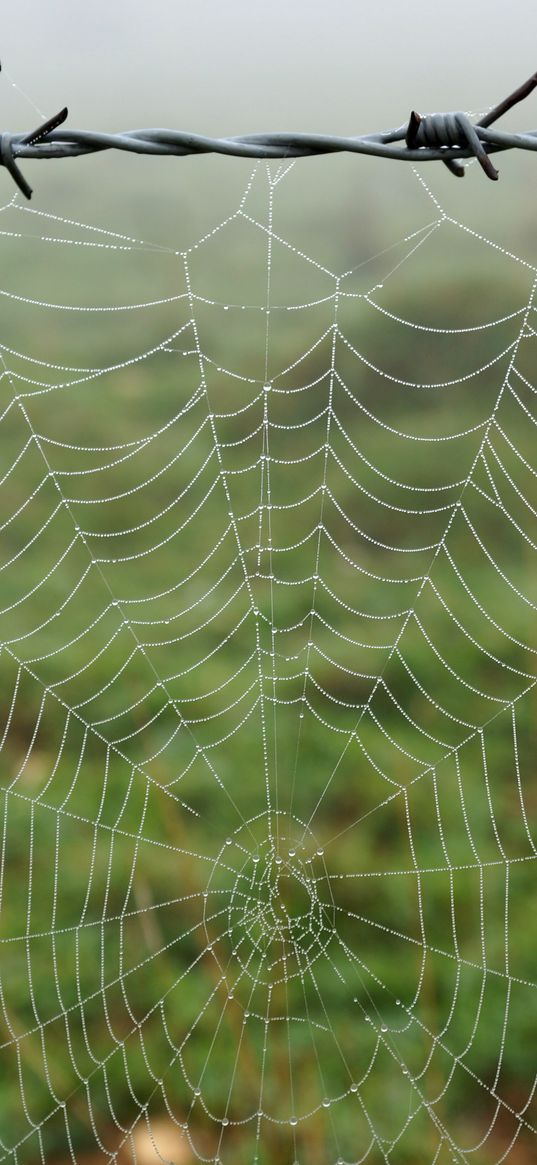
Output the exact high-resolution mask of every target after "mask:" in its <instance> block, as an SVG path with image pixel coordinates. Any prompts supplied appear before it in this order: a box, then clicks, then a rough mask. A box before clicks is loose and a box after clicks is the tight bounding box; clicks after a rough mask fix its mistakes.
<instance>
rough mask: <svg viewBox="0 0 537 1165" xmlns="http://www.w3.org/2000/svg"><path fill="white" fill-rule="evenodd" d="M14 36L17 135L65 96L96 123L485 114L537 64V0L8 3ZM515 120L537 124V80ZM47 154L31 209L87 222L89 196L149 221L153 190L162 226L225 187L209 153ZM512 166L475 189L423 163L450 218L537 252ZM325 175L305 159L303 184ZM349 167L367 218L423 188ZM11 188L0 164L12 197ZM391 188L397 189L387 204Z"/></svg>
mask: <svg viewBox="0 0 537 1165" xmlns="http://www.w3.org/2000/svg"><path fill="white" fill-rule="evenodd" d="M0 30H1V36H0V60H1V62H2V66H3V71H2V73H0V97H1V103H0V110H1V115H0V128H4V127H5V128H6V129H10V130H23V129H24V130H29V129H30V128H33V127H34V126H35V125H36V124H38V123H39V120H40V116H41V114H42V115H43V116H46V117H49V116H50V115H51V114H52V113H54V112H56V111H57V110H58V109H60V108H61V107H62V106H63V105H65V104H66V105H68V107H69V121H68V124H69V125H70V126H71V127H76V128H81V129H84V128H86V129H100V128H101V129H105V130H109V131H114V130H116V131H117V130H120V129H133V128H142V127H144V126H146V127H150V126H167V127H171V128H176V129H184V130H192V131H193V132H201V133H204V132H205V133H213V134H240V133H245V132H253V131H263V130H273V131H277V130H302V131H305V132H307V131H310V132H313V131H316V130H317V131H319V132H328V133H330V132H331V133H336V134H354V133H363V132H366V131H372V130H378V129H387V128H390V127H393V126H395V125H401V124H402V123H403V122H404V121H406V119H407V118H408V115H409V112H410V110H411V109H412V108H414V109H417V110H419V111H420V112H422V113H426V112H431V111H433V110H446V109H465V110H468V111H471V112H478V111H480V110H485V109H486V108H488V107H490V106H491V105H493V104H496V103H497V102H498V101H499V100H500V99H502V98H503V97H505V96H506V95H507V94H508V93H509V92H511V91H512V90H513V89H514V88H516V87H517V86H518V85H519V84H521V83H522V82H523V81H524V80H526V78H527V77H528V76H530V74H532V73H533V72H534V71H535V70H536V69H537V4H536V3H535V0H510V2H509V4H507V3H505V2H504V0H487V2H485V0H451V2H448V0H445V2H444V3H440V0H429V2H428V3H424V4H418V3H416V0H409V2H408V3H406V4H405V3H404V0H365V2H364V0H323V2H322V3H321V0H3V3H2V16H1V19H0ZM509 124H511V126H513V128H518V129H531V128H536V127H537V92H536V93H534V94H533V95H532V96H531V97H530V98H529V99H528V100H527V101H526V102H525V103H524V105H523V106H521V107H519V108H517V109H516V110H514V111H513V112H512V113H511V114H510V115H509V117H508V119H507V121H506V120H505V119H504V121H503V122H502V125H503V126H505V128H507V127H508V126H509ZM42 165H43V164H40V166H37V164H36V163H32V164H29V163H26V166H25V167H24V170H25V173H26V175H27V177H28V179H29V181H30V182H31V183H32V185H34V187H35V197H34V205H40V206H43V207H48V208H49V209H58V210H60V209H61V208H62V204H63V205H65V206H67V207H68V210H69V213H70V214H71V213H73V214H74V217H76V213H74V211H75V210H76V211H78V213H80V214H84V213H86V214H87V204H88V198H89V200H90V209H91V210H92V213H93V209H92V208H93V207H94V213H95V217H96V221H97V220H98V221H99V222H100V221H101V218H102V219H104V217H107V221H108V222H111V221H112V219H111V218H110V217H109V215H110V214H111V213H112V212H111V210H110V204H111V203H112V202H113V200H114V199H115V200H116V203H117V218H118V221H121V222H123V218H122V216H125V215H126V214H127V212H129V213H131V214H132V215H133V216H134V218H135V220H136V215H138V218H142V220H144V221H145V218H146V217H147V214H146V210H147V200H146V201H144V198H145V194H144V190H146V189H147V188H148V187H149V189H150V191H152V192H154V193H155V197H156V199H157V201H156V203H155V206H156V208H157V211H158V214H160V216H161V218H162V222H163V224H165V223H166V221H167V220H166V212H165V204H166V199H167V200H168V202H167V204H166V205H168V207H169V210H170V213H172V214H173V213H174V212H175V207H176V205H178V203H177V199H178V195H179V193H180V191H183V189H184V190H185V191H187V192H188V191H192V186H191V183H192V182H193V181H194V171H195V174H196V177H200V180H201V181H202V184H203V182H205V184H206V186H207V184H208V189H207V190H206V189H205V186H204V187H203V191H204V194H205V195H207V194H208V195H209V196H210V197H211V198H212V197H213V189H214V181H217V182H218V184H219V185H220V181H221V180H220V178H217V179H211V178H209V179H207V178H206V177H205V175H207V174H208V173H209V171H208V170H207V165H208V160H206V161H205V163H202V162H201V160H199V159H196V160H195V162H193V163H192V165H191V166H189V165H187V164H186V163H181V165H180V166H178V165H177V164H176V163H170V160H169V159H164V160H161V161H159V160H156V159H152V160H151V161H149V160H147V159H141V160H138V161H135V160H134V159H133V158H132V157H131V158H129V159H128V160H127V158H126V156H125V155H115V156H113V157H111V156H110V155H106V156H105V155H103V156H102V157H101V158H94V159H92V160H91V162H89V161H87V162H84V163H72V164H71V163H65V164H64V163H62V164H61V165H60V166H58V167H49V166H46V167H45V168H44V170H42V169H41V166H42ZM90 166H91V174H92V186H91V187H90V186H89V185H88V175H89V173H90ZM64 167H65V168H64ZM499 168H500V172H501V182H500V183H491V182H487V180H486V179H485V178H484V177H483V175H482V174H481V173H480V172H478V171H476V169H475V168H474V170H473V172H472V173H471V174H470V175H469V176H468V179H467V181H466V182H464V183H459V182H455V181H454V180H453V179H452V177H451V176H450V175H449V174H448V172H447V170H445V169H444V167H439V166H437V165H435V166H434V167H429V166H427V167H425V172H426V173H427V181H429V179H430V180H431V182H432V183H433V184H434V189H435V191H436V193H437V196H439V197H440V199H441V201H442V204H443V205H444V206H445V207H446V208H447V209H448V211H449V212H450V213H453V214H455V215H458V214H463V216H464V217H465V221H466V222H467V223H468V224H473V225H474V226H475V228H476V229H478V230H483V231H486V230H489V228H490V229H491V230H494V231H495V232H496V237H497V238H498V240H499V241H500V240H503V241H504V244H505V245H506V246H508V247H511V248H515V247H518V246H519V243H518V239H519V238H520V249H521V250H523V251H524V252H525V253H526V254H527V255H529V254H530V253H531V255H536V256H537V220H536V216H535V211H534V207H535V199H534V195H533V191H534V190H535V178H536V177H537V157H536V156H535V155H534V154H533V155H529V154H525V155H522V154H521V153H519V154H518V155H514V154H510V155H508V156H506V158H505V159H504V158H503V157H502V158H501V160H500V162H499ZM243 170H244V167H240V166H239V164H238V163H237V162H236V161H235V160H233V161H228V162H227V163H222V166H221V170H219V171H218V172H217V173H218V174H224V175H225V176H226V181H227V180H228V179H229V178H231V176H232V175H233V176H234V175H235V174H237V175H238V176H240V175H241V174H242V173H243ZM403 170H404V174H403ZM315 172H322V174H323V175H325V176H326V180H327V181H328V182H330V181H331V177H330V176H331V175H332V174H336V173H339V172H340V171H339V170H338V169H337V164H336V162H335V161H334V160H333V159H332V160H330V165H329V166H328V161H327V163H326V165H324V166H323V167H322V168H321V170H320V171H319V168H317V171H315ZM38 173H39V178H38ZM313 173H314V169H313V166H312V165H308V164H305V165H304V167H303V168H301V174H303V175H304V179H305V182H306V189H309V186H308V183H311V179H312V176H313ZM392 173H393V175H394V176H395V174H397V179H396V180H392V179H391V177H388V175H389V174H390V175H391V174H392ZM345 174H346V177H345V178H344V179H343V187H342V188H341V190H338V189H337V188H336V187H334V193H335V194H336V193H340V194H341V195H342V197H345V196H347V197H348V199H350V200H351V202H352V205H353V206H354V205H356V208H357V211H356V213H357V214H358V213H360V214H362V213H363V218H362V220H361V221H363V222H365V223H366V222H367V215H366V213H365V210H364V208H367V202H368V200H369V212H368V213H369V215H370V217H371V216H372V215H376V216H377V218H379V221H380V220H382V221H386V222H388V220H389V218H390V217H391V219H392V220H396V219H397V218H398V216H399V208H400V206H401V205H402V203H403V201H404V199H405V197H407V196H408V193H410V196H411V197H413V198H414V199H415V198H416V191H415V186H416V184H415V181H414V180H413V178H412V175H411V174H410V172H409V169H408V167H403V168H400V167H395V168H394V166H393V163H385V162H382V161H380V162H379V161H377V162H375V161H373V160H372V159H361V160H358V159H355V160H354V162H353V164H352V166H351V167H350V169H349V170H348V172H347V171H346V172H345ZM347 175H348V176H347ZM6 183H7V189H10V188H11V180H10V179H9V177H8V176H7V175H4V176H2V175H1V174H0V192H1V191H2V190H3V189H4V187H5V185H6ZM77 184H78V185H77ZM347 187H348V190H347ZM410 188H411V189H410ZM127 190H128V191H129V198H128V199H126V198H125V194H126V191H127ZM136 195H138V203H137V204H136ZM380 196H382V199H386V198H388V199H389V198H392V202H393V205H392V206H391V207H390V208H389V209H388V211H385V210H384V209H382V205H383V204H382V199H381V197H380ZM421 197H422V192H421V194H419V198H421ZM357 199H358V201H357ZM445 200H447V201H445ZM105 201H106V203H107V206H106V213H105V209H104V205H103V204H104V202H105ZM195 205H196V194H195V193H194V195H193V200H192V198H191V202H190V203H189V206H195ZM349 205H350V203H349ZM420 205H421V204H420ZM423 212H424V213H428V211H427V208H426V207H425V206H424V208H423ZM223 213H224V212H223V211H220V210H218V211H217V210H216V209H215V214H220V217H222V215H223ZM158 214H157V217H158ZM99 216H100V217H99ZM153 217H155V216H153ZM136 221H137V220H136ZM140 229H141V230H142V233H143V230H144V229H145V228H144V227H143V226H142V227H140ZM162 229H163V230H164V225H163V227H162ZM366 229H367V227H366ZM151 231H152V232H153V235H152V237H153V236H154V235H155V226H154V225H152V226H151ZM498 232H499V233H498Z"/></svg>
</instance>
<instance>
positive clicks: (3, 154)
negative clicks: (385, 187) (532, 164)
mask: <svg viewBox="0 0 537 1165" xmlns="http://www.w3.org/2000/svg"><path fill="white" fill-rule="evenodd" d="M535 87H537V73H535V74H533V75H532V76H531V77H530V78H529V80H528V81H526V82H525V83H524V85H521V86H520V88H519V89H517V90H516V92H515V93H513V94H511V96H510V97H508V98H506V99H505V100H504V101H502V102H501V103H500V104H499V105H498V106H496V107H495V108H494V109H492V110H491V111H489V113H488V114H486V115H485V117H483V118H482V119H481V121H480V122H478V123H477V124H474V123H472V122H471V121H470V119H469V117H468V116H467V114H465V113H460V112H459V113H434V114H430V115H428V116H427V117H421V116H420V115H419V114H417V113H415V112H414V111H413V112H412V113H411V115H410V121H409V122H408V123H407V124H406V125H402V126H399V127H398V128H397V129H391V130H387V131H384V132H381V133H371V134H363V135H361V136H359V137H338V136H333V135H331V134H307V133H254V134H245V135H241V136H239V137H223V138H215V137H208V136H205V135H203V134H194V133H188V132H184V131H181V130H171V129H133V130H125V131H123V132H121V133H101V132H99V131H93V130H77V129H65V128H62V129H60V128H59V126H60V125H62V124H63V122H64V121H65V118H66V117H67V109H62V110H61V111H60V113H58V114H57V115H56V116H55V117H53V118H50V120H49V121H47V122H45V123H44V125H42V126H41V127H39V128H38V129H37V130H35V131H33V132H32V133H29V134H24V133H7V132H4V133H1V134H0V165H2V166H4V167H6V168H7V169H8V170H9V172H10V174H11V176H12V178H13V180H14V181H15V182H16V184H17V186H18V187H19V189H20V190H21V191H22V193H23V194H24V195H25V197H26V198H30V197H31V194H32V190H31V187H30V186H29V185H28V183H27V181H26V179H25V178H24V176H23V175H22V173H21V171H20V169H19V167H18V165H17V161H16V159H21V158H24V159H26V158H32V159H43V158H49V159H50V158H74V157H81V156H85V155H87V154H94V153H99V152H101V151H103V150H123V151H126V152H128V153H134V154H150V155H159V156H163V155H165V156H171V157H185V156H187V155H190V154H224V155H228V156H233V157H242V158H267V159H270V158H305V157H311V156H316V155H320V154H334V153H351V154H367V155H371V156H374V157H380V158H389V159H392V160H394V161H400V162H443V163H445V165H447V166H448V168H449V170H450V171H451V173H453V174H454V175H456V176H457V177H462V176H463V175H464V167H463V166H462V165H461V162H462V161H465V160H468V159H469V158H477V160H478V161H479V162H480V164H481V166H482V167H483V170H484V171H485V173H486V174H487V177H489V178H493V179H496V178H497V177H498V173H497V171H496V170H495V168H494V166H493V165H492V162H490V160H489V155H490V154H494V153H499V152H503V151H504V150H512V149H519V150H537V130H529V131H527V132H525V133H505V132H502V131H501V130H496V129H490V128H489V127H490V125H491V123H492V122H493V121H495V120H497V118H499V117H500V116H501V115H502V114H503V113H505V112H507V110H508V109H511V108H512V107H513V105H515V104H517V103H518V102H519V101H521V100H523V98H524V97H527V96H528V94H529V93H530V92H531V91H532V90H533V89H534V88H535ZM399 143H402V144H399Z"/></svg>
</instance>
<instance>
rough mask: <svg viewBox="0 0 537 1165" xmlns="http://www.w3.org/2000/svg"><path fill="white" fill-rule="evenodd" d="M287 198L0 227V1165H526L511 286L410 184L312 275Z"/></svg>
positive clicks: (531, 998) (531, 341)
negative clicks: (406, 226)
mask: <svg viewBox="0 0 537 1165" xmlns="http://www.w3.org/2000/svg"><path fill="white" fill-rule="evenodd" d="M296 174H297V166H296V165H294V166H293V165H288V164H285V163H282V164H281V165H280V164H276V163H270V164H266V163H264V162H260V163H257V164H256V166H255V169H254V170H253V172H252V173H251V174H250V176H249V178H248V181H247V184H246V187H245V189H244V191H243V192H242V194H241V197H240V198H239V199H238V200H237V202H236V204H235V205H234V207H233V209H232V211H231V213H229V214H228V215H227V217H225V219H224V220H223V221H218V222H216V221H215V222H213V223H212V224H211V226H210V228H209V229H208V231H207V232H206V233H204V234H203V236H202V237H200V238H199V240H198V241H197V242H196V243H194V244H191V245H188V246H186V247H185V248H184V249H179V250H176V249H174V248H173V247H169V248H167V247H163V246H160V245H159V246H157V245H154V244H151V243H146V242H144V241H142V240H140V239H135V238H132V237H130V236H127V235H121V234H118V233H116V232H114V231H112V230H103V229H97V228H96V227H94V226H86V225H84V224H83V223H82V222H78V221H77V222H74V221H71V220H69V219H66V218H62V217H60V216H55V215H52V214H46V213H44V212H42V211H39V210H30V209H29V208H28V207H27V206H26V205H24V204H23V202H22V200H20V199H19V196H18V195H17V196H16V197H15V198H14V199H13V200H12V201H11V202H10V203H9V205H7V206H6V207H4V208H3V210H2V214H1V223H0V225H1V227H2V230H1V241H0V246H1V248H2V252H3V262H2V272H3V275H2V288H1V295H2V301H3V305H4V312H3V315H4V324H3V326H2V333H1V336H0V341H1V346H0V351H1V359H2V390H3V391H2V410H1V425H0V448H1V455H2V470H1V488H2V515H3V517H2V545H3V557H2V563H1V577H2V584H1V586H2V590H1V595H2V603H1V606H2V610H1V617H0V624H1V626H0V635H1V641H2V652H1V656H0V671H1V688H2V693H3V696H2V722H1V725H0V743H1V758H2V773H3V776H2V802H3V827H2V828H3V842H2V848H1V855H2V857H1V867H0V901H1V906H2V920H3V921H2V931H1V938H0V941H1V949H2V957H1V971H0V976H1V994H0V1015H1V1033H0V1041H1V1045H2V1047H1V1053H0V1055H1V1060H2V1063H3V1079H4V1080H5V1081H7V1082H8V1083H7V1084H5V1085H4V1084H2V1085H0V1098H1V1097H5V1103H4V1112H3V1113H2V1114H1V1115H0V1146H1V1159H2V1160H6V1161H8V1160H9V1161H13V1162H17V1163H18V1165H19V1163H23V1162H36V1161H42V1162H48V1163H52V1162H55V1161H60V1160H62V1161H64V1160H72V1161H73V1162H76V1163H79V1165H83V1162H84V1161H85V1160H88V1158H87V1157H86V1154H87V1153H88V1152H90V1151H91V1152H92V1153H94V1154H97V1156H98V1158H99V1159H100V1160H101V1159H102V1160H103V1161H104V1160H108V1161H118V1162H119V1163H120V1165H121V1163H122V1162H126V1161H132V1162H136V1161H138V1160H139V1161H141V1162H144V1161H146V1160H155V1161H157V1160H166V1161H167V1160H172V1161H175V1162H176V1165H180V1163H181V1162H187V1161H194V1160H200V1161H211V1162H214V1163H215V1165H217V1163H219V1165H227V1163H230V1165H231V1163H234V1165H237V1163H242V1162H244V1163H248V1165H262V1163H263V1162H269V1161H270V1162H274V1163H275V1162H280V1161H281V1162H282V1163H291V1162H297V1163H300V1165H316V1163H317V1162H319V1163H320V1162H321V1161H322V1162H323V1163H325V1162H331V1163H333V1165H334V1163H336V1162H338V1163H339V1165H341V1163H343V1162H345V1163H351V1162H352V1163H358V1162H370V1163H372V1165H377V1163H378V1162H385V1163H388V1162H389V1163H390V1165H399V1163H401V1165H402V1163H403V1162H408V1161H411V1160H412V1161H419V1162H423V1163H425V1162H427V1163H429V1162H430V1163H435V1165H436V1163H438V1165H443V1163H445V1162H453V1161H454V1162H457V1163H458V1165H462V1163H463V1162H464V1163H468V1165H469V1163H470V1162H472V1163H475V1165H478V1163H486V1165H492V1163H493V1162H500V1161H503V1160H508V1159H510V1158H512V1161H513V1162H515V1161H518V1160H519V1159H520V1161H522V1160H524V1161H525V1160H529V1159H530V1157H529V1156H528V1157H523V1156H522V1153H523V1152H530V1149H528V1146H531V1145H533V1144H534V1138H535V1122H536V1115H537V1114H536V1112H535V1098H534V1088H535V1069H536V1064H535V1035H536V1032H535V1024H536V1022H537V1021H536V1019H535V1016H536V1014H537V1012H536V984H535V960H534V954H533V951H534V941H533V937H532V934H531V931H532V924H531V920H530V918H529V917H528V918H526V920H524V911H526V910H527V909H528V903H529V902H530V900H531V885H532V882H533V877H534V868H535V867H534V862H535V858H536V855H537V849H536V846H535V840H534V834H533V833H532V812H533V810H534V808H535V796H534V792H533V767H534V765H533V761H532V751H531V738H532V733H533V731H534V730H533V729H532V709H534V706H535V656H536V650H537V648H536V645H535V635H534V620H535V594H534V591H533V594H532V590H531V587H532V585H533V579H534V577H535V567H534V554H535V549H536V542H535V539H536V527H535V515H536V505H537V491H536V483H535V476H536V473H535V458H534V448H535V423H536V417H535V391H536V390H535V384H534V378H535V351H536V350H535V343H536V340H535V331H534V326H535V325H534V321H535V306H534V289H535V278H536V270H535V269H534V268H533V267H532V266H531V264H530V263H529V262H527V261H524V260H522V259H519V258H517V257H516V256H515V255H512V254H509V253H508V252H507V251H505V250H503V249H502V248H501V247H500V246H498V244H496V243H494V241H490V240H488V239H486V238H484V237H482V236H479V235H477V234H476V233H475V232H474V231H473V230H470V229H469V228H468V227H467V226H465V225H464V224H462V223H459V222H458V221H456V220H455V219H453V218H450V217H449V216H448V215H447V214H445V213H444V211H443V210H442V209H441V208H440V207H439V205H438V203H434V206H433V203H431V201H430V200H429V201H427V200H426V198H424V197H423V191H421V190H418V189H416V194H415V197H416V199H417V200H418V199H422V198H423V202H422V204H421V205H422V207H423V210H424V214H423V217H424V218H427V221H426V222H425V223H424V224H423V223H422V225H420V226H419V227H418V228H417V229H412V230H411V231H409V232H407V233H405V234H403V236H402V237H400V238H398V239H396V241H395V242H392V243H391V244H390V246H388V247H385V248H384V249H383V250H382V251H381V252H380V253H378V254H373V253H371V254H368V255H367V257H366V258H365V259H357V261H356V263H355V264H354V266H352V267H351V268H349V269H346V267H345V264H343V263H340V266H339V268H338V267H337V264H336V263H334V265H333V266H330V265H329V264H327V262H326V260H324V259H323V260H322V261H321V258H320V257H319V255H320V254H321V245H320V242H319V245H317V242H316V241H315V240H313V241H312V240H311V237H310V243H309V245H308V247H307V248H306V249H301V247H300V246H298V245H296V242H294V241H293V237H292V231H291V230H290V228H289V224H288V225H287V229H286V227H285V216H284V209H285V205H286V193H287V190H288V189H292V184H293V182H294V180H295V177H296ZM431 207H432V208H433V212H432V218H431ZM295 226H296V228H297V231H296V233H297V234H298V222H295ZM328 229H329V224H328ZM148 233H149V232H148ZM320 238H321V235H319V239H320ZM457 249H459V250H460V252H461V254H463V255H468V256H469V257H470V258H471V255H470V252H472V254H473V252H475V253H476V254H477V255H478V256H479V263H480V265H481V268H482V270H483V271H484V272H485V273H486V274H485V275H484V277H483V282H482V284H481V285H480V287H479V289H478V291H476V290H475V288H473V285H472V284H471V282H470V283H469V284H468V286H466V285H463V283H461V285H460V286H459V287H458V289H456V290H455V291H454V284H453V282H451V283H449V281H448V282H447V283H446V284H445V285H444V284H443V282H442V277H441V276H440V277H438V276H437V277H436V282H435V283H434V295H433V294H432V292H431V290H430V287H431V277H432V276H431V273H432V272H438V271H442V270H443V267H442V264H443V263H444V262H447V259H446V256H447V257H449V255H450V254H451V253H452V252H453V251H457ZM306 250H307V253H306ZM23 255H24V256H27V257H28V259H27V261H26V262H21V261H19V262H16V261H14V260H16V259H17V258H19V259H20V257H21V256H23ZM347 265H348V263H347ZM30 270H31V272H32V276H31V295H30V294H29V288H28V286H27V285H28V284H29V283H30V275H29V272H30ZM485 284H486V285H487V286H488V287H489V289H497V293H496V297H495V298H490V297H488V298H487V296H485V294H484V286H485ZM66 288H68V289H69V298H68V299H66V298H62V296H64V297H65V289H66ZM465 288H466V290H465ZM140 289H143V291H140ZM491 303H492V304H493V305H495V308H494V311H492V309H491V307H490V304H491ZM496 309H497V310H496ZM491 312H492V314H491ZM487 313H488V314H487ZM441 314H443V316H444V321H445V326H440V320H439V317H440V315H441ZM94 354H96V355H94ZM532 370H533V372H532ZM532 572H533V573H532ZM533 722H534V717H533ZM144 1146H145V1148H144ZM519 1150H520V1154H521V1156H520V1158H519V1157H518V1156H516V1155H515V1154H516V1153H518V1151H519ZM144 1153H145V1156H144V1155H143V1154H144ZM148 1153H149V1154H150V1156H149V1157H148V1156H147V1154H148ZM92 1159H93V1158H92Z"/></svg>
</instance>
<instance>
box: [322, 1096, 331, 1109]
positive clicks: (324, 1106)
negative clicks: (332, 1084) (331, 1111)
mask: <svg viewBox="0 0 537 1165" xmlns="http://www.w3.org/2000/svg"><path fill="white" fill-rule="evenodd" d="M323 1108H330V1101H329V1099H328V1097H327V1096H325V1098H324V1100H323Z"/></svg>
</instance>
